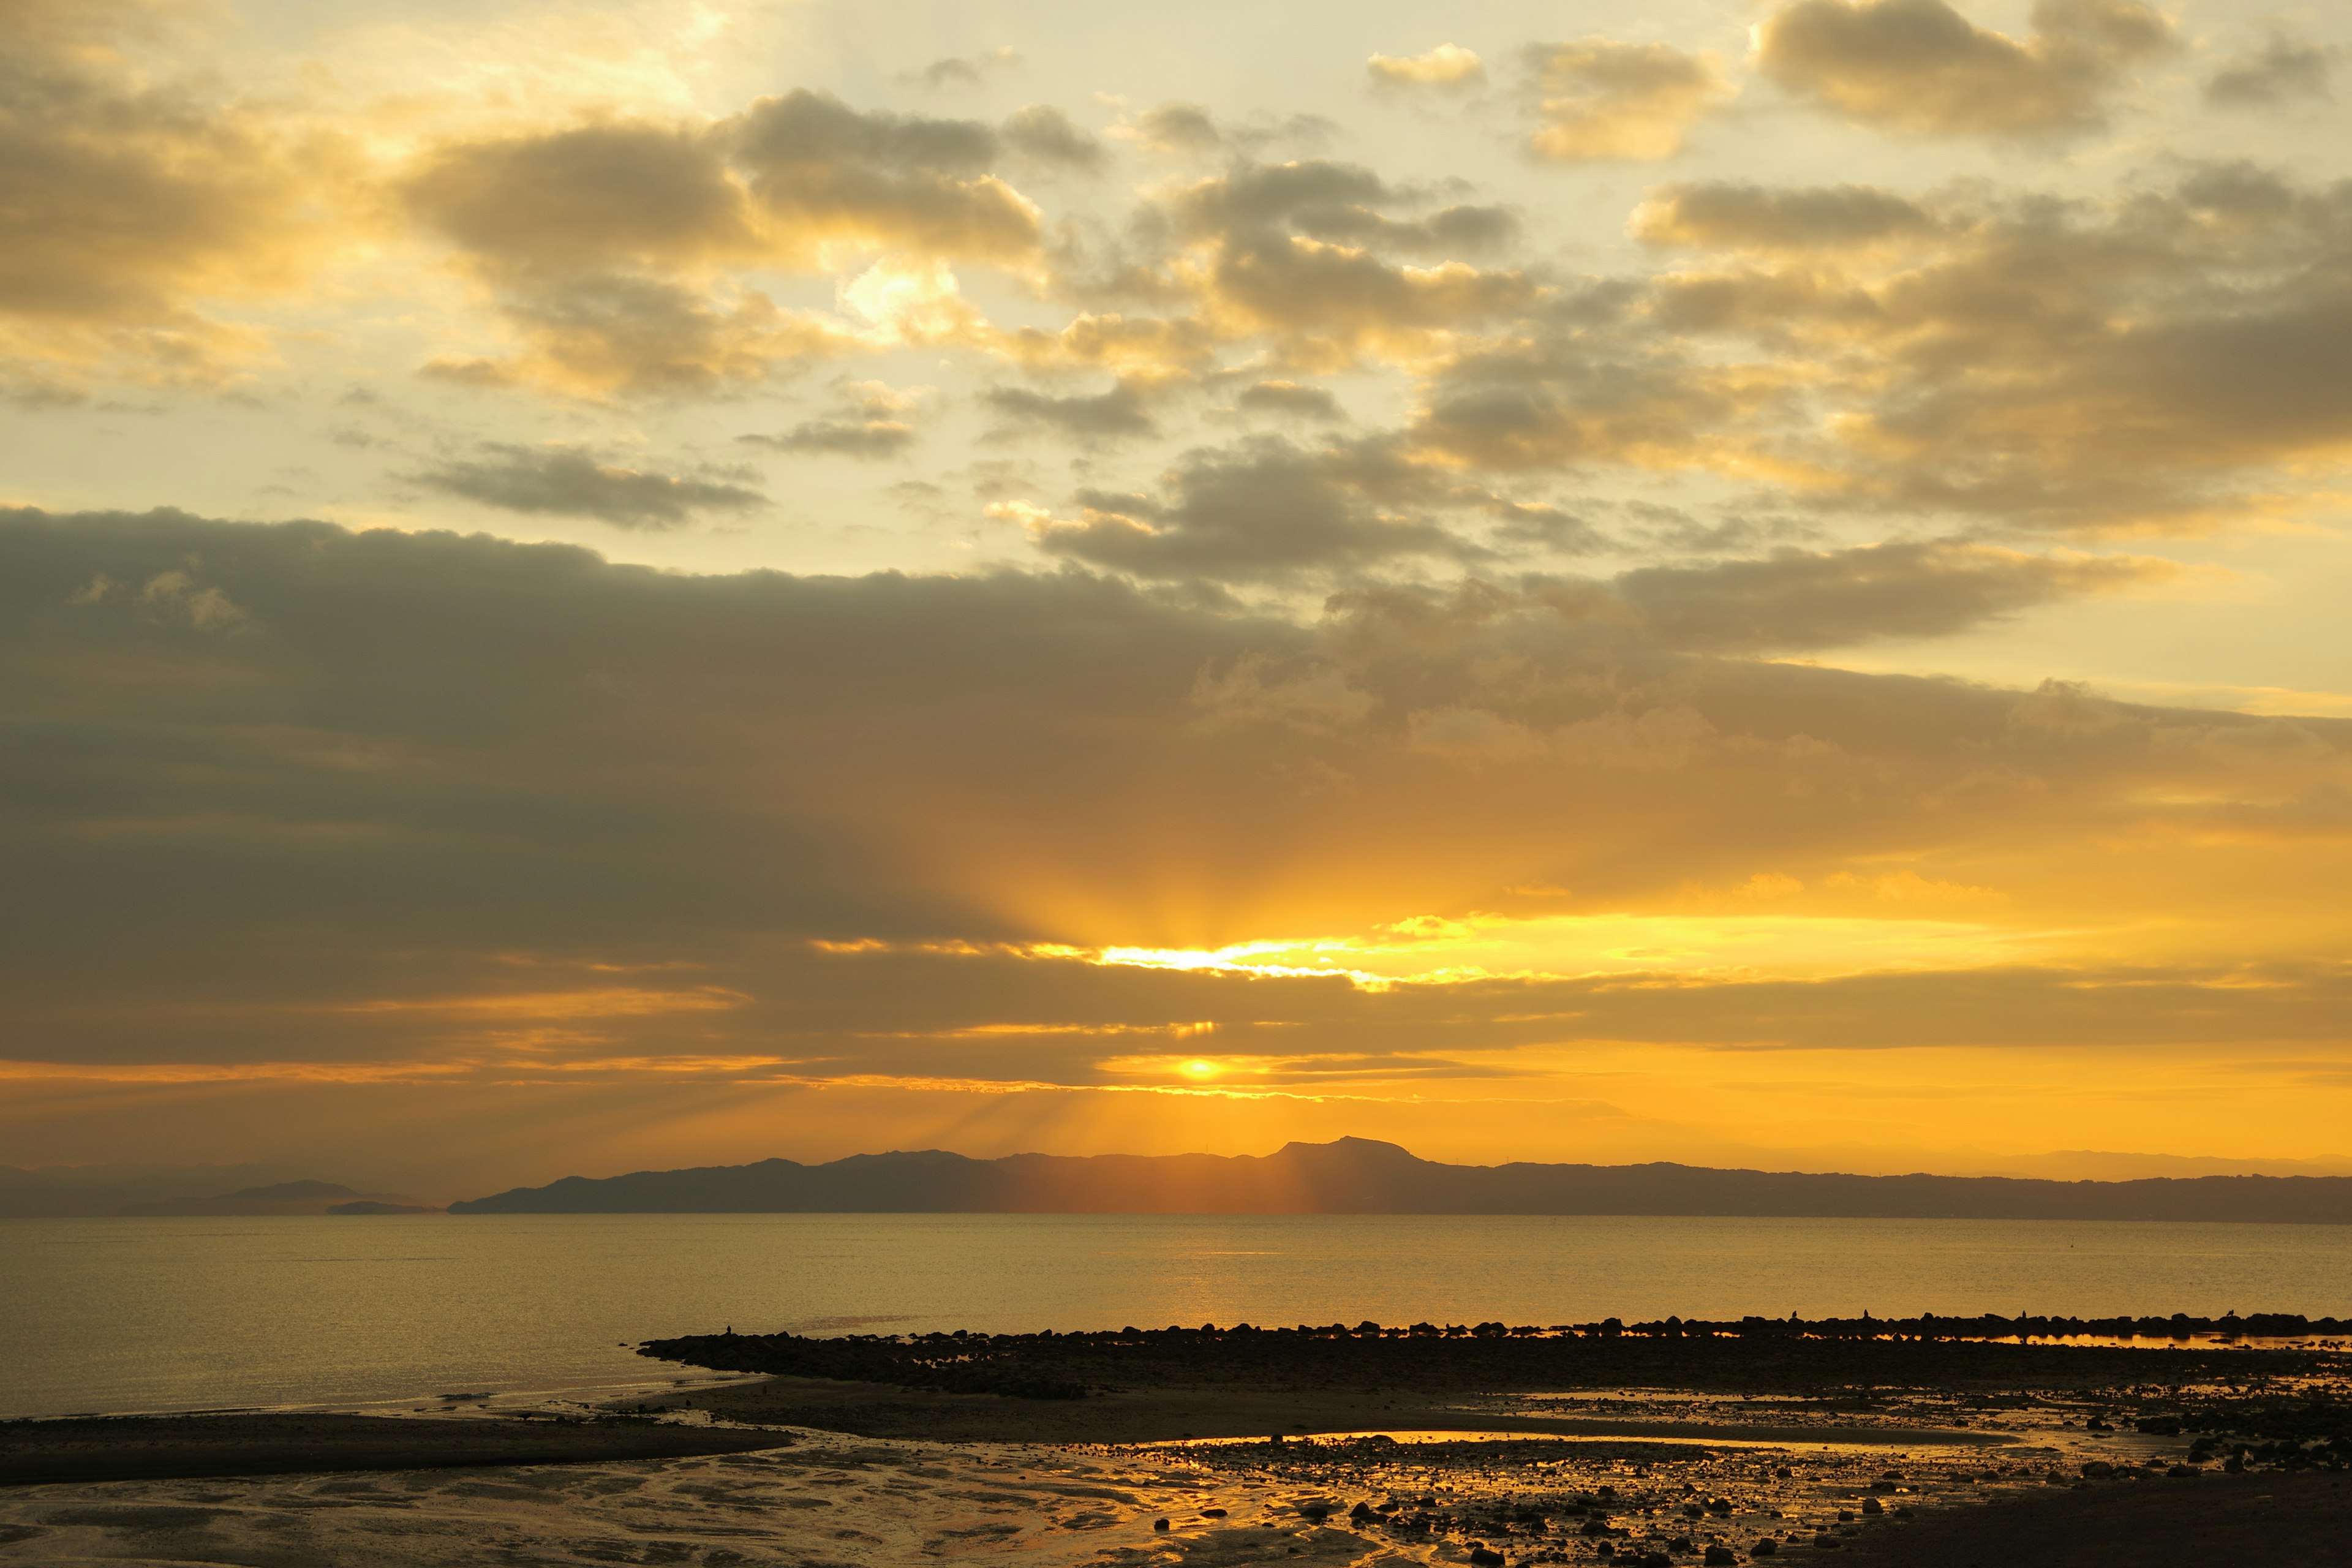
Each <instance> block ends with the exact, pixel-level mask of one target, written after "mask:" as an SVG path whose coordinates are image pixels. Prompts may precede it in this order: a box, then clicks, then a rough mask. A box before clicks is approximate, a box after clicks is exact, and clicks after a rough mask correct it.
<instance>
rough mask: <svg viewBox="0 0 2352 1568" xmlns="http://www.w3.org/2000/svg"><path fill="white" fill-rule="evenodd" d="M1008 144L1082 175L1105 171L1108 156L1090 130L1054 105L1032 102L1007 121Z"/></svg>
mask: <svg viewBox="0 0 2352 1568" xmlns="http://www.w3.org/2000/svg"><path fill="white" fill-rule="evenodd" d="M1002 134H1003V137H1004V142H1005V145H1007V146H1009V147H1011V148H1012V149H1013V151H1014V152H1016V153H1020V154H1022V155H1023V156H1024V157H1027V158H1032V159H1034V160H1035V161H1036V162H1038V163H1045V164H1049V165H1053V166H1055V167H1058V168H1064V169H1074V170H1076V171H1077V172H1078V173H1079V174H1100V173H1102V171H1103V168H1104V166H1105V164H1106V163H1108V161H1109V160H1108V154H1106V153H1105V152H1104V151H1103V144H1102V142H1100V141H1098V140H1097V139H1096V137H1095V136H1094V134H1093V133H1092V132H1087V131H1084V130H1081V129H1080V128H1079V127H1078V125H1077V124H1076V122H1075V121H1072V120H1071V119H1070V117H1069V116H1068V115H1066V114H1065V113H1063V112H1062V111H1061V110H1058V109H1055V107H1053V106H1052V105H1051V104H1045V103H1033V104H1031V105H1029V106H1028V107H1027V108H1026V109H1023V110H1017V111H1016V112H1015V113H1014V114H1013V116H1012V118H1010V119H1009V120H1007V121H1005V122H1004V125H1003V132H1002Z"/></svg>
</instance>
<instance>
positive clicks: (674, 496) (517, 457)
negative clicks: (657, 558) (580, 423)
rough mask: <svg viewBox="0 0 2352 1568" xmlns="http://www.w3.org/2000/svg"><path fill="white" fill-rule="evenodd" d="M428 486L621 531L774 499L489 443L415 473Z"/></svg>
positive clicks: (575, 454)
mask: <svg viewBox="0 0 2352 1568" xmlns="http://www.w3.org/2000/svg"><path fill="white" fill-rule="evenodd" d="M414 477H415V479H416V480H417V481H418V482H419V483H421V484H425V485H429V486H431V487H432V488H433V489H437V490H443V491H446V492H447V493H448V494H450V495H455V496H463V497H464V498H465V499H466V500H472V501H479V502H480V503H481V504H483V505H484V506H492V507H497V508H498V509H499V510H502V511H514V512H525V513H540V514H547V515H553V516H560V517H582V518H591V519H593V520H594V521H598V522H606V523H610V524H612V525H613V526H614V528H626V529H653V530H659V529H670V528H681V527H684V526H685V525H686V524H687V523H688V522H691V521H694V519H695V518H696V517H698V515H700V514H702V513H704V512H711V511H722V512H740V511H750V510H756V509H758V508H761V507H764V506H766V505H767V504H768V498H767V497H766V496H764V495H762V494H761V493H760V492H759V491H758V490H755V489H749V488H748V487H746V486H743V485H740V484H726V483H721V482H719V481H716V480H711V479H680V478H677V476H675V475H671V474H663V473H656V472H655V471H653V470H651V469H645V468H624V467H621V466H620V465H618V464H614V463H605V462H600V461H599V460H598V459H597V458H596V457H595V456H594V455H593V453H591V452H588V451H585V450H583V449H582V448H580V447H567V446H560V445H556V446H546V447H517V446H509V445H505V444H502V443H495V442H494V443H488V444H486V445H485V446H484V447H482V449H481V452H480V455H479V456H477V457H473V458H460V459H457V460H455V461H451V462H446V463H441V464H438V465H436V466H435V467H433V468H426V469H424V470H422V471H421V472H419V473H417V474H416V475H415V476H414Z"/></svg>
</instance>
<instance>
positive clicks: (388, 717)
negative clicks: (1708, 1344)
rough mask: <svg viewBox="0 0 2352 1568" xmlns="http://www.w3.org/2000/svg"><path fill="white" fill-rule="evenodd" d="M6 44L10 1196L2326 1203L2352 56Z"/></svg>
mask: <svg viewBox="0 0 2352 1568" xmlns="http://www.w3.org/2000/svg"><path fill="white" fill-rule="evenodd" d="M0 26H5V36H6V37H7V38H8V39H9V43H8V46H7V47H6V49H5V52H0V397H5V400H6V406H5V417H0V461H4V463H5V466H0V502H5V506H6V508H7V509H8V510H0V802H5V810H0V887H5V896H4V897H0V921H5V926H4V927H0V939H5V940H0V1055H5V1060H0V1163H13V1164H18V1165H36V1164H60V1163H64V1164H80V1163H213V1162H217V1163H264V1164H269V1165H272V1166H273V1167H274V1168H281V1169H283V1170H285V1171H287V1172H288V1173H299V1174H311V1175H318V1176H322V1177H326V1178H328V1179H333V1180H341V1181H347V1182H351V1183H352V1184H360V1185H370V1186H376V1187H384V1188H390V1189H395V1190H402V1191H407V1192H414V1193H420V1194H434V1195H437V1196H444V1197H446V1196H463V1195H469V1194H476V1193H479V1192H482V1191H486V1190H489V1189H491V1188H493V1187H497V1186H503V1185H509V1184H516V1183H520V1182H534V1183H535V1182H543V1181H546V1180H550V1179H552V1178H554V1177H557V1176H560V1175H563V1174H567V1173H583V1174H589V1175H604V1174H610V1173H615V1172H620V1171H625V1170H630V1169H635V1168H642V1167H646V1166H673V1165H686V1164H711V1163H735V1162H740V1161H744V1160H751V1159H758V1158H762V1157H766V1156H769V1155H784V1156H788V1157H792V1158H796V1159H803V1160H814V1159H828V1158H834V1157H837V1156H839V1155H843V1154H846V1153H851V1152H860V1151H875V1150H882V1149H889V1148H923V1147H944V1148H950V1149H956V1150H960V1151H961V1152H966V1153H971V1154H976V1155H992V1154H1000V1153H1005V1152H1013V1151H1017V1150H1032V1149H1034V1150H1045V1151H1048V1152H1068V1153H1087V1152H1107V1151H1114V1150H1121V1151H1131V1152H1178V1151H1184V1150H1207V1151H1212V1152H1265V1151H1266V1150H1269V1149H1271V1148H1273V1147H1275V1146H1276V1145H1277V1144H1279V1143H1281V1142H1284V1141H1286V1140H1288V1139H1293V1138H1303V1139H1324V1138H1329V1137H1334V1136H1338V1135H1339V1134H1342V1133H1357V1134H1361V1135H1364V1136H1370V1137H1381V1138H1388V1139H1392V1140H1394V1141H1396V1142H1402V1143H1404V1144H1406V1145H1407V1146H1409V1147H1411V1148H1412V1149H1413V1150H1415V1151H1416V1152H1420V1153H1422V1154H1424V1155H1427V1156H1430V1157H1433V1158H1444V1159H1452V1160H1464V1161H1473V1162H1476V1163H1496V1162H1499V1161H1504V1160H1511V1159H1538V1160H1590V1161H1599V1162H1609V1163H1614V1162H1622V1161H1629V1160H1654V1159H1669V1160H1677V1161H1683V1162H1685V1163H1703V1164H1757V1165H1764V1166H1769V1167H1771V1168H1777V1169H1844V1170H1861V1171H1903V1170H1919V1169H1926V1170H1936V1171H1949V1172H1977V1171H2015V1172H2025V1173H2061V1174H2068V1175H2077V1174H2081V1175H2117V1174H2136V1173H2170V1172H2192V1171H2202V1170H2222V1169H2230V1170H2255V1169H2271V1170H2289V1169H2311V1170H2321V1169H2330V1170H2352V965H2347V941H2352V630H2347V625H2346V622H2347V605H2352V555H2347V549H2346V545H2347V522H2352V510H2347V500H2346V493H2345V484H2346V472H2347V470H2346V467H2345V458H2346V457H2347V454H2352V135H2347V131H2352V125H2348V124H2347V115H2346V103H2347V100H2352V60H2347V48H2352V6H2347V5H2345V4H2343V3H2341V0H2331V3H2324V4H2305V5H2283V6H2279V7H2275V8H2271V9H2266V10H2257V9H2254V8H2249V7H2244V6H2238V5H2222V4H2220V3H2218V0H2200V3H2198V4H2190V5H2166V6H2161V7H2159V6H2157V5H2146V4H2141V3H2139V0H2041V3H2040V4H2038V5H2032V6H2030V7H2029V6H2026V5H2012V4H1982V3H1979V0H1963V3H1960V4H1958V5H1947V4H1946V3H1945V0H1859V3H1849V0H1791V3H1789V4H1774V3H1772V0H1754V3H1740V0H1661V3H1659V4H1655V5H1645V6H1639V7H1634V6H1626V5H1597V4H1542V5H1538V4H1528V3H1521V0H1495V3H1491V4H1480V5H1444V6H1441V5H1431V4H1425V3H1424V4H1408V3H1404V0H1346V3H1344V4H1343V3H1340V0H1286V3H1284V4H1280V5H1265V4H1246V5H1245V4H1238V3H1234V0H1193V3H1191V4H1187V5H1130V4H1124V3H1119V0H1108V3H1106V0H1097V3H1094V4H1086V5H1081V4H1076V3H1074V0H995V3H988V4H978V3H973V0H763V3H757V4H753V3H745V4H727V3H720V0H713V3H709V4H655V3H640V0H604V3H597V0H583V3H574V4H566V3H553V4H543V3H539V0H467V3H466V4H457V3H456V0H344V3H341V4H337V5H315V4H303V3H296V0H217V3H203V0H188V3H185V4H179V3H173V0H153V3H142V0H0ZM2184 1162H2185V1163H2184ZM2197 1162H2207V1163H2197Z"/></svg>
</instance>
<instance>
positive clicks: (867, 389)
mask: <svg viewBox="0 0 2352 1568" xmlns="http://www.w3.org/2000/svg"><path fill="white" fill-rule="evenodd" d="M835 390H836V392H837V393H838V398H837V403H838V406H837V407H836V409H835V412H834V413H832V414H831V415H829V416H825V417H824V418H819V419H803V420H802V421H801V422H800V423H799V424H797V425H795V426H793V427H792V428H791V429H790V430H788V431H786V432H784V434H782V435H781V436H744V437H739V439H740V440H743V441H747V442H750V443H751V444H752V445H754V446H761V447H773V448H774V449H775V450H777V451H779V452H793V453H798V454H801V455H803V456H812V457H814V456H824V455H832V456H836V457H844V458H896V457H898V456H900V455H902V454H903V453H905V452H907V451H908V449H909V448H911V447H913V446H914V445H915V441H916V439H917V437H916V433H915V426H914V425H913V424H912V423H911V421H910V420H909V419H908V416H909V415H911V414H912V413H913V412H914V411H915V409H916V408H917V406H918V405H919V404H920V402H921V398H920V395H919V394H916V393H904V392H900V391H899V390H898V389H897V388H896V387H893V386H891V385H889V384H887V383H886V382H879V381H845V382H843V383H840V384H838V385H837V387H836V389H835Z"/></svg>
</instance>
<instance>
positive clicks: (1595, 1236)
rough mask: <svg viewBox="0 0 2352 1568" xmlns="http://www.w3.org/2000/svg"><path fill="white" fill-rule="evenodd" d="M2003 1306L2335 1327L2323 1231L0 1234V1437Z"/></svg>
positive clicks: (2351, 1238) (607, 1222)
mask: <svg viewBox="0 0 2352 1568" xmlns="http://www.w3.org/2000/svg"><path fill="white" fill-rule="evenodd" d="M1864 1310H1869V1311H1871V1312H1874V1313H1878V1314H1880V1315H1898V1314H1906V1315H1907V1314H1910V1313H1916V1312H1923V1311H1925V1312H1939V1313H1953V1314H1968V1313H1977V1312H1986V1311H1998V1312H2002V1313H2013V1312H2018V1311H2021V1310H2032V1311H2036V1312H2051V1313H2066V1314H2077V1315H2084V1316H2089V1315H2095V1314H2113V1313H2119V1312H2130V1313H2136V1314H2137V1313H2149V1312H2175V1311H2185V1312H2194V1313H2200V1314H2205V1313H2215V1314H2218V1313H2221V1312H2225V1311H2230V1310H2236V1311H2240V1312H2251V1311H2286V1312H2303V1313H2306V1314H2308V1315H2311V1316H2314V1317H2318V1316H2323V1315H2333V1316H2352V1227H2337V1226H2253V1225H2156V1224H2147V1225H2134V1224H2098V1223H2071V1222H2057V1221H2046V1222H2032V1221H2028V1222H2014V1221H1977V1220H1807V1219H1646V1218H1591V1217H1558V1218H1555V1217H1533V1216H1518V1215H1498V1216H1461V1215H1442V1216H1437V1215H1432V1216H1402V1217H1401V1216H1391V1215H1315V1216H1295V1215H1242V1216H1215V1217H1206V1218H1196V1217H1188V1216H1169V1215H1144V1216H1135V1215H467V1216H464V1217H462V1218H459V1217H451V1216H446V1215H417V1216H410V1217H380V1218H367V1219H353V1218H317V1219H308V1218H304V1219H295V1218H286V1219H99V1220H62V1219H58V1220H0V1414H4V1415H44V1414H61V1413H65V1412H69V1411H125V1410H173V1409H194V1408H204V1407H217V1406H224V1405H227V1406H247V1405H294V1404H325V1403H340V1402H358V1401H369V1400H396V1399H406V1398H410V1397H415V1396H421V1395H425V1394H433V1393H438V1392H445V1391H457V1390H498V1391H502V1392H510V1391H516V1390H521V1389H534V1388H561V1387H567V1386H587V1385H593V1384H611V1383H617V1382H625V1381H628V1380H632V1379H641V1378H644V1377H646V1376H647V1375H648V1374H649V1373H651V1374H653V1375H656V1376H659V1375H663V1374H664V1373H666V1372H667V1371H669V1370H674V1369H667V1368H663V1367H658V1366H656V1364H655V1363H649V1362H646V1361H645V1360H644V1359H643V1358H641V1357H638V1356H635V1355H633V1354H632V1353H631V1352H630V1348H629V1347H631V1346H634V1345H635V1343H636V1342H638V1341H640V1340H645V1339H651V1338H655V1337H657V1336H662V1335H668V1334H679V1333H694V1332H704V1331H716V1330H719V1329H724V1328H727V1327H729V1326H730V1325H731V1326H732V1327H734V1328H735V1329H737V1330H738V1331H742V1332H746V1333H749V1332H754V1331H774V1330H778V1329H793V1330H795V1331H803V1332H808V1331H838V1330H848V1329H856V1328H860V1327H870V1328H873V1329H876V1330H891V1331H924V1330H930V1329H960V1328H963V1329H982V1330H994V1331H1007V1330H1031V1329H1047V1328H1050V1329H1059V1330H1071V1329H1102V1328H1118V1327H1120V1326H1122V1325H1124V1324H1129V1323H1134V1324H1139V1325H1145V1326H1154V1327H1159V1326H1165V1325H1167V1324H1170V1323H1187V1324H1198V1323H1204V1322H1215V1323H1226V1324H1230V1323H1234V1322H1244V1321H1245V1322H1254V1323H1259V1324H1285V1323H1300V1322H1314V1323H1328V1322H1335V1321H1345V1322H1351V1323H1352V1322H1356V1321H1360V1320H1362V1319H1365V1318H1371V1319H1376V1320H1378V1321H1381V1322H1387V1323H1405V1322H1413V1321H1423V1320H1426V1321H1432V1322H1439V1323H1445V1322H1477V1321H1484V1320H1486V1319H1501V1320H1502V1321H1506V1322H1512V1323H1559V1322H1569V1321H1591V1320H1593V1319H1598V1318H1604V1317H1608V1316H1611V1315H1612V1314H1613V1315H1615V1316H1618V1317H1622V1318H1626V1319H1636V1318H1655V1317H1664V1316H1665V1315H1667V1314H1668V1313H1680V1314H1682V1315H1683V1316H1685V1317H1707V1318H1727V1317H1738V1316H1740V1315H1742V1314H1744V1313H1748V1312H1760V1313H1764V1314H1767V1315H1770V1316H1786V1315H1787V1314H1788V1313H1790V1312H1798V1313H1801V1314H1802V1315H1803V1316H1805V1317H1808V1318H1811V1317H1827V1316H1831V1315H1850V1314H1856V1313H1860V1312H1862V1311H1864Z"/></svg>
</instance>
